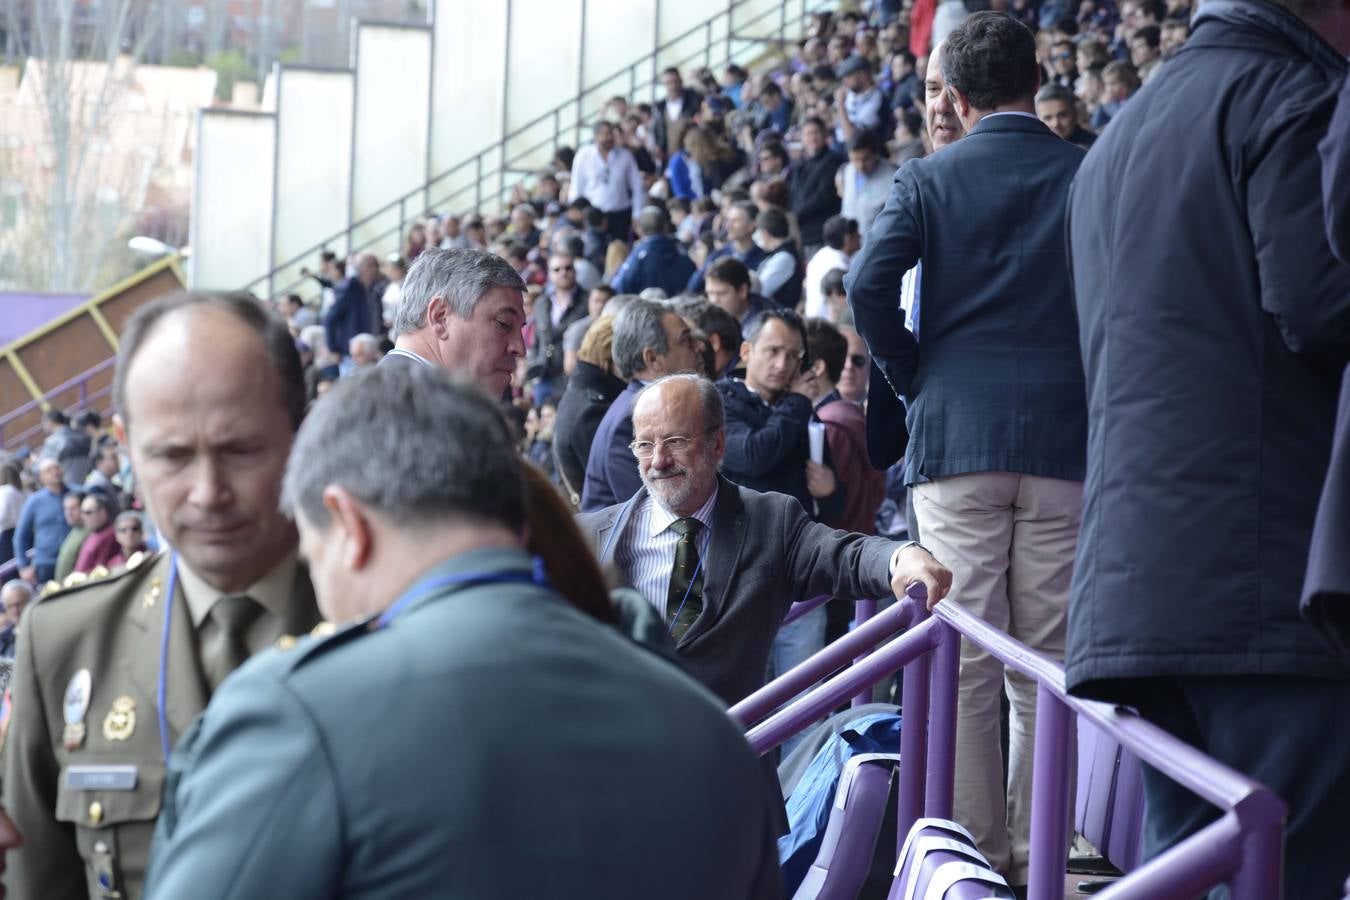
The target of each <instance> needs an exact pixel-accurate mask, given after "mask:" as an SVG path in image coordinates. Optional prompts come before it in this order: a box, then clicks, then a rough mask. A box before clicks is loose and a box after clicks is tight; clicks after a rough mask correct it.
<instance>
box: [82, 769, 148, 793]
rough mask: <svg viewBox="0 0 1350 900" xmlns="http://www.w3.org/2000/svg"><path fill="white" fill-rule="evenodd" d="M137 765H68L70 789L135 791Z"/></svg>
mask: <svg viewBox="0 0 1350 900" xmlns="http://www.w3.org/2000/svg"><path fill="white" fill-rule="evenodd" d="M136 774H137V769H136V767H135V766H67V767H66V790H68V791H134V790H136Z"/></svg>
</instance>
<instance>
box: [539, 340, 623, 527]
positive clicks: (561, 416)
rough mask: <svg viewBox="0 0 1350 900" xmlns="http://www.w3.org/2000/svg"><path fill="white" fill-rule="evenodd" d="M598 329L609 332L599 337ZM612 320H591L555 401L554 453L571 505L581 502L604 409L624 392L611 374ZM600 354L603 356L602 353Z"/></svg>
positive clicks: (617, 380) (619, 382) (616, 378)
mask: <svg viewBox="0 0 1350 900" xmlns="http://www.w3.org/2000/svg"><path fill="white" fill-rule="evenodd" d="M600 332H603V333H604V334H606V335H608V336H609V339H604V340H602V339H601V334H600ZM613 334H614V322H613V319H611V318H610V317H608V316H606V317H603V318H601V319H600V320H599V321H597V322H594V323H592V325H591V327H590V329H589V330H588V331H587V334H586V337H585V339H584V340H582V342H581V349H580V350H579V351H578V352H577V365H576V368H575V369H573V370H572V375H571V377H569V378H568V379H567V389H566V390H564V391H563V395H562V399H561V400H559V401H558V416H557V419H556V420H555V421H554V425H553V454H554V456H555V457H557V463H558V474H559V475H561V476H562V480H563V487H564V488H565V489H566V491H567V496H568V499H569V500H571V501H572V505H573V506H580V505H581V489H582V487H583V486H584V485H585V483H586V460H587V458H588V457H589V456H590V454H591V444H592V442H593V441H594V440H595V434H596V431H597V430H598V429H599V428H600V422H601V421H602V420H603V419H604V418H605V413H606V412H607V411H608V410H609V408H610V406H611V405H613V403H614V400H615V399H616V398H617V397H618V396H619V395H620V394H621V393H623V389H624V382H623V379H622V378H620V377H618V376H617V375H615V374H613V365H614V364H613V361H612V360H611V359H610V348H611V347H612V345H613ZM602 354H603V356H602Z"/></svg>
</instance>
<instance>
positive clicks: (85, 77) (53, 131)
mask: <svg viewBox="0 0 1350 900" xmlns="http://www.w3.org/2000/svg"><path fill="white" fill-rule="evenodd" d="M4 3H5V12H6V19H7V24H8V27H9V30H10V31H11V33H13V34H15V35H17V36H18V40H19V42H20V44H21V50H22V55H23V56H24V57H26V58H27V59H28V60H29V65H28V66H27V67H26V69H25V78H35V79H36V81H37V84H36V85H35V86H34V90H35V91H36V94H37V98H38V101H37V106H38V109H39V110H40V117H39V118H40V123H39V131H40V133H39V134H38V135H33V136H32V137H33V138H36V139H37V140H38V141H39V142H41V143H42V144H45V146H43V147H41V149H40V151H39V158H40V160H41V162H42V168H43V169H46V170H49V171H50V177H45V178H42V179H40V181H39V183H45V190H41V189H37V188H36V186H35V188H34V189H32V190H28V191H26V193H27V194H28V196H26V197H25V207H26V209H25V212H26V213H27V214H28V215H29V216H30V217H31V218H32V221H33V223H34V226H35V227H36V228H37V229H39V230H40V232H41V234H42V240H41V242H40V243H41V245H42V246H43V252H44V253H45V254H47V256H48V258H49V260H50V266H49V267H44V268H47V270H48V272H49V278H48V279H47V281H46V283H45V284H40V285H31V286H32V287H39V288H42V289H46V290H52V291H78V290H88V289H91V288H92V287H94V282H95V279H96V278H97V277H98V273H99V272H100V270H101V268H102V265H103V261H104V258H105V256H106V254H107V252H108V250H109V246H110V243H111V242H112V240H113V238H114V236H115V235H116V234H117V232H118V228H119V227H122V226H123V222H121V221H116V219H117V217H116V216H113V215H110V214H109V210H108V206H109V203H108V202H107V199H106V198H107V196H108V192H109V186H108V185H107V183H106V178H105V177H102V176H101V175H100V171H99V170H100V166H101V165H102V161H103V158H104V157H105V156H106V155H107V148H108V140H107V138H108V134H109V125H110V122H111V121H112V120H113V119H114V117H116V116H117V115H119V113H120V112H121V110H122V107H123V103H122V101H123V100H124V98H125V95H126V93H127V88H128V86H129V84H130V83H131V80H132V78H133V76H134V71H135V66H136V64H137V62H138V61H140V60H141V59H142V58H143V57H144V54H145V50H146V47H147V45H148V44H149V42H150V41H151V40H152V38H153V37H154V35H155V31H156V26H157V24H158V22H159V20H160V18H161V17H160V16H158V15H155V14H154V13H155V10H154V9H153V8H152V7H151V5H150V4H148V3H146V2H144V0H141V2H137V0H103V2H102V3H99V4H97V5H92V4H91V5H88V6H86V5H85V4H82V3H79V2H77V0H4ZM101 190H102V192H103V193H104V198H100V196H99V195H100V192H101ZM112 190H114V191H115V188H113V189H112ZM114 204H115V201H114ZM123 212H124V213H125V214H128V215H129V214H130V213H132V212H134V210H131V209H125V210H123ZM110 220H113V221H110ZM91 229H93V231H94V233H91Z"/></svg>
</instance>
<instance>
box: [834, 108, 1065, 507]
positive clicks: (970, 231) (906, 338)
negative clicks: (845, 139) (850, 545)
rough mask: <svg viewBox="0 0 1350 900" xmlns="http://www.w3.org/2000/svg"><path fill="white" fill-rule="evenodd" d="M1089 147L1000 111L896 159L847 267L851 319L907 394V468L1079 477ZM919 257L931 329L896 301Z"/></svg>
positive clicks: (912, 476)
mask: <svg viewBox="0 0 1350 900" xmlns="http://www.w3.org/2000/svg"><path fill="white" fill-rule="evenodd" d="M1082 160H1083V151H1082V149H1081V148H1079V147H1075V146H1074V145H1073V144H1070V143H1068V142H1067V141H1063V140H1060V139H1059V138H1058V137H1056V136H1055V134H1054V132H1052V131H1050V129H1048V128H1046V127H1045V126H1044V125H1043V124H1041V123H1040V122H1039V121H1037V120H1036V119H1034V118H1032V117H1029V116H1021V115H998V116H990V117H986V118H984V119H982V120H980V122H979V123H977V124H976V126H975V127H974V128H972V129H971V131H970V134H969V135H967V136H966V137H965V138H963V139H962V140H960V141H958V142H957V143H955V144H953V145H952V146H950V147H948V148H946V149H945V150H943V151H942V152H941V153H939V154H936V155H934V156H930V157H926V158H924V159H915V160H910V161H909V162H907V163H905V165H904V166H902V167H901V168H900V170H899V172H897V173H896V176H895V183H894V185H893V186H892V188H891V196H890V199H888V200H887V201H886V207H885V209H884V210H883V211H882V213H881V215H879V216H878V217H877V219H876V222H875V223H873V225H872V228H871V230H870V231H868V233H867V240H866V241H865V242H864V243H863V249H862V252H861V253H860V254H859V255H858V257H857V259H856V260H855V262H854V265H853V267H852V270H851V271H850V273H849V275H848V276H847V278H846V279H845V286H846V288H847V290H848V298H849V305H850V306H851V307H852V308H853V315H854V322H855V326H856V327H857V329H858V333H859V334H860V335H861V336H862V338H863V340H864V341H866V342H867V346H868V348H869V350H870V351H871V353H872V358H873V359H874V361H875V362H876V364H877V365H878V366H879V367H880V369H881V370H882V373H883V374H884V375H885V376H886V378H887V380H888V381H889V382H890V384H891V385H892V388H893V390H894V391H895V393H897V394H899V395H902V396H904V397H905V398H906V399H907V400H908V403H907V406H908V415H907V422H908V427H909V434H910V438H909V445H908V448H907V449H906V452H905V481H906V483H907V484H913V483H914V482H917V481H926V480H928V479H930V478H935V477H938V476H942V475H961V474H964V473H967V472H981V471H996V472H1022V473H1025V474H1028V475H1042V476H1046V477H1049V478H1065V479H1072V480H1081V479H1082V477H1083V469H1084V465H1085V462H1084V461H1085V456H1086V442H1087V408H1086V401H1085V396H1084V388H1083V364H1082V360H1081V357H1080V355H1079V349H1078V321H1077V318H1076V316H1075V313H1074V307H1073V294H1072V289H1071V284H1070V279H1069V268H1068V262H1067V258H1066V251H1065V241H1064V228H1065V208H1066V207H1065V204H1066V201H1067V197H1068V193H1069V185H1070V184H1071V183H1072V181H1073V177H1074V173H1076V172H1077V171H1078V166H1079V164H1080V163H1081V162H1082ZM920 260H923V275H922V282H921V284H920V293H921V296H922V297H923V304H922V306H921V307H920V309H919V316H920V323H919V324H920V328H919V333H920V334H921V335H923V340H922V342H918V341H916V340H915V338H914V335H913V334H911V333H910V332H909V331H908V330H906V328H905V323H904V315H903V314H902V313H901V312H900V311H899V310H897V308H896V298H897V297H898V296H899V295H900V279H901V278H902V277H903V276H904V273H905V272H907V271H908V270H909V269H911V268H913V266H914V265H915V263H917V262H919V261H920Z"/></svg>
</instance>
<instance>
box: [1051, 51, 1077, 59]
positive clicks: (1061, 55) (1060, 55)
mask: <svg viewBox="0 0 1350 900" xmlns="http://www.w3.org/2000/svg"><path fill="white" fill-rule="evenodd" d="M1055 59H1073V54H1072V53H1070V52H1069V51H1068V50H1061V51H1060V52H1058V53H1056V54H1055Z"/></svg>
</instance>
